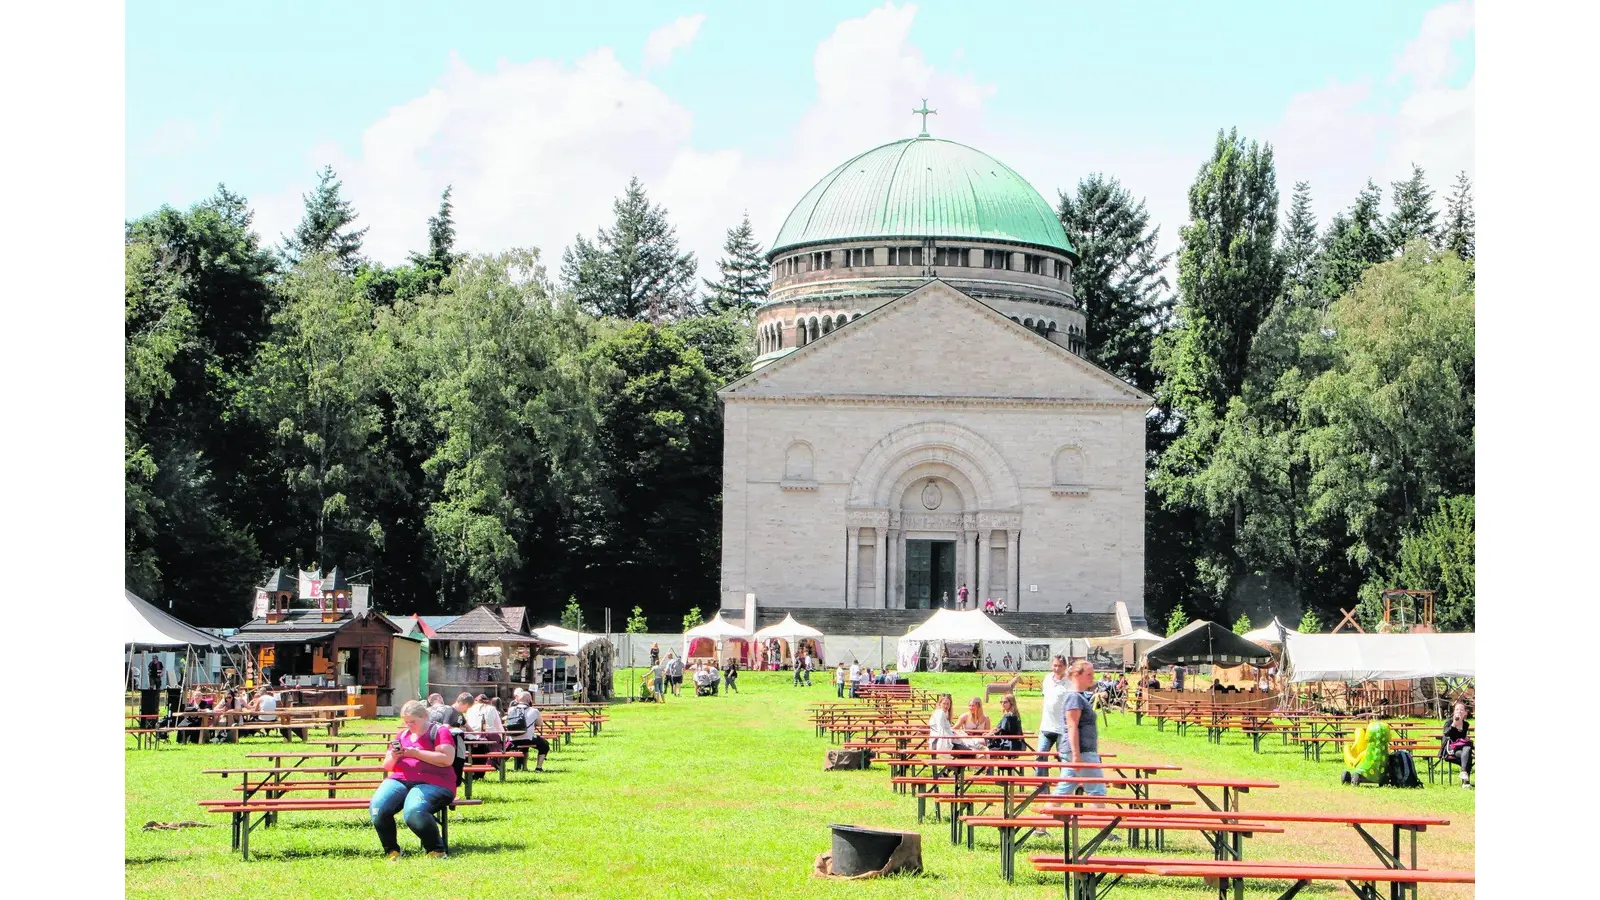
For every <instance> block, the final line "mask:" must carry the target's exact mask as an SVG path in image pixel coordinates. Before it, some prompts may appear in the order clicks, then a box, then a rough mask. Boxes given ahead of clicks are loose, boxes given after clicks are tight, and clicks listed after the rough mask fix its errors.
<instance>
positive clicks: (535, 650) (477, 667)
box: [428, 606, 559, 701]
mask: <svg viewBox="0 0 1600 900" xmlns="http://www.w3.org/2000/svg"><path fill="white" fill-rule="evenodd" d="M501 612H502V611H501V610H497V609H495V608H494V607H490V606H476V607H473V608H472V609H471V610H469V611H468V612H467V613H465V614H464V615H462V616H461V617H460V618H458V619H456V620H454V621H452V622H450V623H448V624H445V625H441V626H439V627H438V628H436V629H434V632H435V634H436V635H437V636H436V637H435V638H434V639H433V640H432V641H431V643H432V647H433V650H434V652H433V653H432V654H431V657H432V659H431V661H430V663H429V666H428V677H429V681H430V685H429V690H430V691H434V692H437V693H440V694H443V695H444V696H446V697H454V696H455V695H456V694H457V693H460V692H461V691H466V692H468V693H472V694H477V693H486V694H489V695H490V696H493V697H504V698H506V699H507V700H508V701H509V700H510V698H511V689H512V687H513V686H514V685H521V684H530V683H532V682H533V678H532V676H533V674H534V673H535V672H536V671H537V668H538V665H539V663H538V658H539V656H540V654H541V653H543V652H544V651H545V650H547V649H549V648H552V647H556V646H559V643H558V642H557V641H554V640H547V639H545V638H541V637H536V636H535V635H533V634H531V633H530V632H528V631H527V630H525V629H526V621H525V619H524V617H523V616H521V615H520V610H518V613H519V614H515V615H513V616H511V619H512V622H514V623H515V624H512V623H511V622H508V621H507V620H506V618H503V617H502V615H501Z"/></svg>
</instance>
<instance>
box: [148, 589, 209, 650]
mask: <svg viewBox="0 0 1600 900" xmlns="http://www.w3.org/2000/svg"><path fill="white" fill-rule="evenodd" d="M122 593H123V596H124V597H126V598H127V603H126V604H124V605H123V607H122V611H123V619H122V643H123V645H124V646H126V645H130V644H131V645H133V646H136V647H183V646H192V647H231V646H233V641H230V640H228V639H227V638H220V637H217V636H216V635H214V634H210V633H208V632H204V631H201V630H200V629H198V628H195V627H194V626H192V625H190V624H188V623H187V622H184V621H183V620H182V619H179V618H177V617H175V616H173V615H171V614H169V613H167V612H164V611H162V610H159V609H156V608H155V607H154V606H151V605H150V604H149V603H147V602H145V601H144V600H143V599H141V598H140V597H139V596H138V595H136V594H134V592H133V591H130V590H128V589H127V588H123V590H122Z"/></svg>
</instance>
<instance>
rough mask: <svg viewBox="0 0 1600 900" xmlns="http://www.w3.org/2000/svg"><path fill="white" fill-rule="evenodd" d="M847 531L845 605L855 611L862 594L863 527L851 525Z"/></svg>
mask: <svg viewBox="0 0 1600 900" xmlns="http://www.w3.org/2000/svg"><path fill="white" fill-rule="evenodd" d="M845 531H846V533H848V534H849V535H850V539H849V543H847V544H845V548H844V549H845V563H844V605H845V608H846V609H855V608H856V606H857V605H858V603H859V600H858V599H857V597H858V596H859V595H860V593H861V565H860V560H861V526H860V525H851V526H850V527H849V528H847V529H845Z"/></svg>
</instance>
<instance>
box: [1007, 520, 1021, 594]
mask: <svg viewBox="0 0 1600 900" xmlns="http://www.w3.org/2000/svg"><path fill="white" fill-rule="evenodd" d="M1021 536H1022V532H1021V531H1019V530H1018V529H1015V528H1007V529H1006V611H1007V612H1016V611H1017V597H1018V594H1019V593H1020V592H1021V590H1022V586H1021V585H1019V584H1017V581H1018V577H1017V572H1018V570H1019V568H1020V567H1019V566H1018V564H1017V544H1018V541H1017V539H1018V538H1019V537H1021Z"/></svg>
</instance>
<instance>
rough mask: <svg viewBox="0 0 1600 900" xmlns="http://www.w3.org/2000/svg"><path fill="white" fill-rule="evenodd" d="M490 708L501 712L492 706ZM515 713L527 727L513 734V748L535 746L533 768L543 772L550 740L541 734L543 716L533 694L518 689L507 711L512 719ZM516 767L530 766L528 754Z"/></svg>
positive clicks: (520, 748)
mask: <svg viewBox="0 0 1600 900" xmlns="http://www.w3.org/2000/svg"><path fill="white" fill-rule="evenodd" d="M489 709H490V710H491V711H494V712H499V710H496V709H495V708H494V707H492V706H491V707H489ZM513 714H516V715H517V717H518V718H520V719H521V720H522V722H523V724H524V725H526V726H527V727H526V728H525V729H524V730H522V731H520V732H513V733H512V734H511V748H512V749H513V750H524V751H525V750H527V749H528V748H530V747H531V748H533V751H534V753H535V754H536V757H537V758H536V760H535V761H534V765H533V770H534V771H535V772H543V771H544V758H545V756H546V755H548V754H549V753H550V742H549V741H547V740H545V739H544V737H542V736H541V735H540V734H539V723H540V722H541V721H542V717H541V716H540V715H539V709H538V707H536V706H534V705H533V695H532V694H530V693H528V692H527V691H524V690H519V691H517V692H516V694H515V696H514V698H513V699H512V701H511V708H510V709H509V710H507V711H506V718H507V719H511V718H512V716H513ZM514 767H515V768H516V770H517V771H519V772H520V771H522V770H523V769H526V768H527V767H528V759H527V756H526V755H524V756H523V757H522V758H521V759H518V760H515V761H514Z"/></svg>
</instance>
